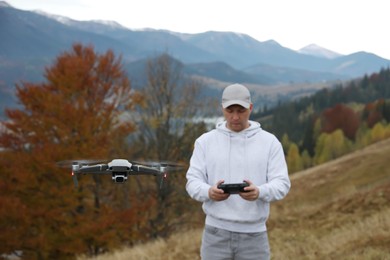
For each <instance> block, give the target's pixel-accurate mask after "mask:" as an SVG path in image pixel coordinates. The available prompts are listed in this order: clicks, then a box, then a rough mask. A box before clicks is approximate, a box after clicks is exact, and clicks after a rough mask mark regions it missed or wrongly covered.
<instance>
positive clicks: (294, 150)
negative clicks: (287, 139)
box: [286, 143, 303, 173]
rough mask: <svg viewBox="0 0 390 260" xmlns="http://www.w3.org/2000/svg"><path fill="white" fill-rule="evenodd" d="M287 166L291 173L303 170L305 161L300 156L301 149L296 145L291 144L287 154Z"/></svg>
mask: <svg viewBox="0 0 390 260" xmlns="http://www.w3.org/2000/svg"><path fill="white" fill-rule="evenodd" d="M286 161H287V165H288V169H289V172H290V173H294V172H297V171H300V170H302V169H303V161H302V158H301V155H300V154H299V148H298V146H297V145H296V144H295V143H291V144H290V147H289V149H288V153H287V158H286Z"/></svg>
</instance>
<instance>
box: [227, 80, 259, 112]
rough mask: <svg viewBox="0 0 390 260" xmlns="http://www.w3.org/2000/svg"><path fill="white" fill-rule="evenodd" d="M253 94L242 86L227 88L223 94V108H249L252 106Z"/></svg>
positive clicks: (234, 85) (233, 85) (236, 85)
mask: <svg viewBox="0 0 390 260" xmlns="http://www.w3.org/2000/svg"><path fill="white" fill-rule="evenodd" d="M251 103H252V101H251V94H250V92H249V90H248V89H247V88H246V87H245V86H244V85H241V84H232V85H229V86H227V87H226V88H225V90H224V91H223V93H222V107H223V108H227V107H228V106H231V105H240V106H242V107H245V108H247V109H248V108H249V107H250V105H251Z"/></svg>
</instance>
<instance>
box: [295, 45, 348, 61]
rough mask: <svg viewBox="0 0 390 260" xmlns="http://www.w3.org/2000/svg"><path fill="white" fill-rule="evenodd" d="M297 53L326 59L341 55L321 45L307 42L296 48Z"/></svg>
mask: <svg viewBox="0 0 390 260" xmlns="http://www.w3.org/2000/svg"><path fill="white" fill-rule="evenodd" d="M298 52H299V53H302V54H307V55H311V56H317V57H321V58H327V59H334V58H337V57H340V56H342V55H341V54H339V53H337V52H334V51H331V50H328V49H325V48H323V47H321V46H318V45H316V44H309V45H307V46H305V47H303V48H302V49H300V50H298Z"/></svg>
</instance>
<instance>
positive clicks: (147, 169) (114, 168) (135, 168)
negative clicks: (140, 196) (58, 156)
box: [57, 159, 183, 188]
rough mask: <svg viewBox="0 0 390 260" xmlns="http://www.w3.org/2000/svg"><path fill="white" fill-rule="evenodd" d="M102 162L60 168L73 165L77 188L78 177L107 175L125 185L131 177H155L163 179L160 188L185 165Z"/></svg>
mask: <svg viewBox="0 0 390 260" xmlns="http://www.w3.org/2000/svg"><path fill="white" fill-rule="evenodd" d="M101 162H102V161H101V160H74V161H61V162H58V163H57V165H58V166H60V167H64V166H68V165H69V164H70V165H71V168H72V177H73V182H74V185H75V187H77V186H78V176H79V175H85V174H97V175H100V174H107V175H110V176H111V179H112V181H113V182H114V183H125V182H126V181H127V179H128V177H129V176H135V175H153V176H158V177H160V178H161V184H160V188H161V186H162V184H163V181H164V179H166V178H167V177H168V172H171V171H178V170H180V169H183V165H181V164H178V163H172V162H149V163H148V162H144V163H141V162H130V161H128V160H126V159H113V160H112V161H110V162H108V163H101Z"/></svg>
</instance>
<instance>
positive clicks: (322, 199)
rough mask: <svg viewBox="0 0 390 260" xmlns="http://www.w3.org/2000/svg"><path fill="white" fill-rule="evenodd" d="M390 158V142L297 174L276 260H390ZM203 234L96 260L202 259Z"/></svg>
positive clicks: (274, 224)
mask: <svg viewBox="0 0 390 260" xmlns="http://www.w3.org/2000/svg"><path fill="white" fill-rule="evenodd" d="M389 159H390V139H388V140H385V141H382V142H379V143H376V144H374V145H371V146H369V147H367V148H365V149H363V150H360V151H357V152H354V153H352V154H349V155H346V156H344V157H342V158H339V159H337V160H334V161H331V162H329V163H326V164H323V165H320V166H318V167H315V168H311V169H308V170H306V171H302V172H299V173H295V174H293V175H292V176H291V180H292V188H291V191H290V193H289V194H288V196H287V197H286V198H285V199H284V200H282V201H279V202H276V203H273V204H272V206H271V216H270V220H269V222H268V230H269V238H270V244H271V251H272V259H390V247H389V245H390V217H389V216H390V160H389ZM201 233H202V229H201V228H200V229H195V230H187V231H183V232H182V233H178V234H176V235H174V236H172V237H170V238H169V239H166V240H162V239H160V240H156V241H153V242H150V243H147V244H142V245H139V246H135V247H132V248H126V249H123V250H121V251H118V252H114V253H111V254H107V255H102V256H100V257H97V258H94V259H95V260H97V259H99V260H101V259H106V260H113V259H116V260H121V259H172V260H173V259H199V245H200V240H201ZM82 259H84V260H85V259H89V258H84V257H79V260H82Z"/></svg>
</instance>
